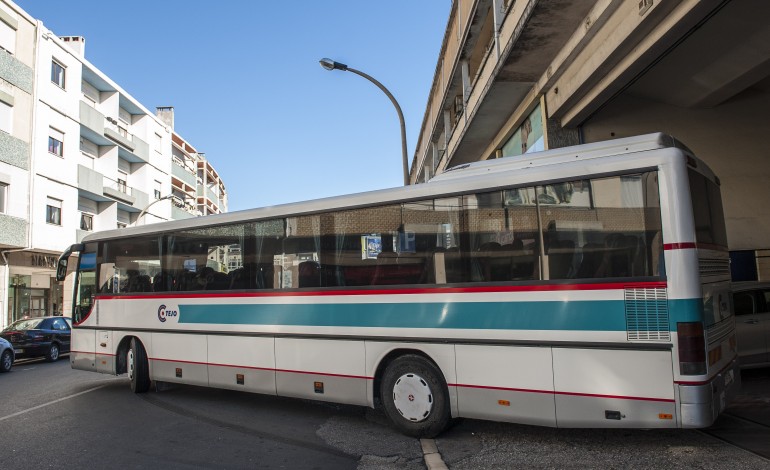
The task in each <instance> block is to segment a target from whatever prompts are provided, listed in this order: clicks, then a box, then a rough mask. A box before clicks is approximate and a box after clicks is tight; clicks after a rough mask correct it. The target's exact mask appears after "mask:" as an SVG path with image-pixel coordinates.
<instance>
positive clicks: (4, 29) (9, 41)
mask: <svg viewBox="0 0 770 470" xmlns="http://www.w3.org/2000/svg"><path fill="white" fill-rule="evenodd" d="M0 50H3V51H5V52H7V53H9V54H11V55H13V53H14V52H15V51H16V30H15V29H14V28H12V27H11V26H9V25H8V24H6V22H5V21H2V20H0Z"/></svg>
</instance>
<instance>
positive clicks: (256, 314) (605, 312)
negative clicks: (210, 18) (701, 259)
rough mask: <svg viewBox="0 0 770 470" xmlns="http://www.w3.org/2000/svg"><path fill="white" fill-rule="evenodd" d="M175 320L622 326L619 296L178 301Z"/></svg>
mask: <svg viewBox="0 0 770 470" xmlns="http://www.w3.org/2000/svg"><path fill="white" fill-rule="evenodd" d="M179 323H188V324H189V323H196V324H226V325H286V326H333V327H377V328H448V329H491V330H511V329H514V330H565V329H566V330H570V329H572V330H590V331H620V330H622V331H625V329H626V320H625V315H624V308H623V301H578V302H483V303H479V302H453V303H445V304H444V303H361V304H288V305H287V304H250V305H222V304H217V305H200V304H198V305H180V306H179Z"/></svg>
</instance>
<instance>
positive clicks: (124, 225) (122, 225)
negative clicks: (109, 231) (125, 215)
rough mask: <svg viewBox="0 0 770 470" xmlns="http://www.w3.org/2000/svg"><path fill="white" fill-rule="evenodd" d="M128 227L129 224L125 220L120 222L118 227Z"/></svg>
mask: <svg viewBox="0 0 770 470" xmlns="http://www.w3.org/2000/svg"><path fill="white" fill-rule="evenodd" d="M126 227H127V225H126V224H124V223H123V222H118V228H126Z"/></svg>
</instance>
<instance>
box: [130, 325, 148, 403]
mask: <svg viewBox="0 0 770 470" xmlns="http://www.w3.org/2000/svg"><path fill="white" fill-rule="evenodd" d="M126 370H127V372H128V378H129V379H130V380H131V391H132V392H134V393H144V392H146V391H147V390H149V389H150V367H149V364H148V363H147V353H146V352H145V351H144V346H142V342H141V341H139V340H138V339H137V338H132V339H131V345H130V346H129V348H128V351H127V352H126Z"/></svg>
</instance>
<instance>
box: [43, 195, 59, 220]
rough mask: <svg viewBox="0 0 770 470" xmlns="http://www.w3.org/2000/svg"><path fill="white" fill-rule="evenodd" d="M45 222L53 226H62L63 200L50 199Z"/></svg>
mask: <svg viewBox="0 0 770 470" xmlns="http://www.w3.org/2000/svg"><path fill="white" fill-rule="evenodd" d="M45 221H46V223H49V224H52V225H61V200H59V199H54V198H52V197H49V198H48V200H47V204H46V208H45Z"/></svg>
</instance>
